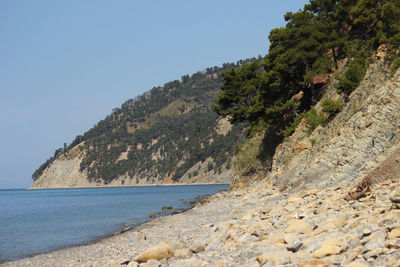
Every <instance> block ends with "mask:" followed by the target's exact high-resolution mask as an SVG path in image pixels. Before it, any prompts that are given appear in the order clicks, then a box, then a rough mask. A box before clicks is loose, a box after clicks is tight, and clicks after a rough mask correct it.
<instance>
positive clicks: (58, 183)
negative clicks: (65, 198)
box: [30, 152, 233, 189]
mask: <svg viewBox="0 0 400 267" xmlns="http://www.w3.org/2000/svg"><path fill="white" fill-rule="evenodd" d="M83 153H84V152H80V153H68V154H67V155H62V156H61V157H60V158H58V159H56V160H55V161H54V162H53V163H52V164H51V165H50V166H49V167H48V168H47V169H46V170H45V171H44V172H43V174H42V175H41V176H40V177H39V178H38V179H36V180H35V181H34V183H33V184H32V186H31V187H30V188H31V189H41V188H80V187H104V186H105V187H108V186H109V187H112V186H136V185H167V184H173V181H172V179H171V178H172V177H166V178H164V179H162V180H160V179H158V178H157V177H146V178H143V176H140V177H139V176H134V177H132V178H131V177H128V176H120V177H118V178H117V179H114V180H112V181H111V183H108V184H105V183H104V182H103V181H97V182H94V181H93V182H92V181H89V178H88V177H87V173H86V172H81V171H80V170H79V169H80V164H81V162H82V158H83ZM208 163H213V160H212V159H211V158H208V159H207V160H206V161H204V162H198V163H196V164H195V165H194V166H193V167H192V168H191V169H189V171H188V172H187V173H185V174H184V175H183V176H182V178H181V179H180V181H179V183H180V184H213V183H223V184H229V183H230V182H231V180H232V177H233V172H232V170H228V169H224V171H222V172H221V173H217V172H215V171H214V170H211V171H209V170H208V169H207V165H208ZM194 172H197V175H196V176H192V175H191V174H193V173H194Z"/></svg>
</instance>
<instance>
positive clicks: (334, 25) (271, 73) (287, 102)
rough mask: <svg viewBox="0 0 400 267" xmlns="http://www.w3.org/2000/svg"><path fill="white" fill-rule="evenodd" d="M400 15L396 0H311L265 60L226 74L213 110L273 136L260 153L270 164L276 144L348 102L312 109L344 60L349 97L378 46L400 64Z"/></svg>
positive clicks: (274, 39) (341, 80)
mask: <svg viewBox="0 0 400 267" xmlns="http://www.w3.org/2000/svg"><path fill="white" fill-rule="evenodd" d="M399 18H400V2H399V1H395V0H378V1H372V0H359V1H356V0H349V1H335V0H311V1H310V3H309V4H306V5H305V6H304V9H303V10H300V11H298V12H296V13H292V12H289V13H287V14H286V15H285V20H286V21H287V24H286V26H285V27H282V28H277V29H273V30H272V31H271V32H270V35H269V40H270V43H271V44H270V49H269V53H268V54H267V55H266V56H265V57H264V58H263V59H262V60H259V61H254V62H249V63H246V64H244V65H242V66H240V67H239V68H233V69H230V70H228V71H225V72H223V73H222V76H223V78H224V83H223V84H222V86H221V89H222V92H221V94H220V95H219V96H218V99H217V105H216V106H215V111H216V112H217V113H218V114H220V115H224V116H229V118H230V121H231V122H232V123H233V124H236V123H239V122H243V121H247V122H249V123H250V126H249V128H248V135H249V136H250V137H251V136H255V135H256V134H257V133H259V132H262V131H264V133H265V138H266V139H270V140H274V142H267V143H268V145H269V148H268V147H267V148H266V149H267V150H269V151H270V153H264V154H265V155H267V158H262V160H263V161H264V162H265V160H267V161H268V162H271V161H270V160H268V159H270V158H271V157H272V155H273V151H274V148H275V147H276V145H278V144H279V143H280V142H281V140H282V139H283V138H284V137H288V136H289V135H290V134H291V133H293V131H294V130H295V129H296V127H297V125H298V124H299V122H300V121H301V120H302V119H303V118H304V119H306V121H307V123H308V124H309V125H310V129H311V130H313V129H314V128H315V127H316V126H318V124H320V123H322V122H324V121H326V120H327V119H328V118H330V117H331V116H332V115H334V114H335V113H337V112H338V111H339V110H340V109H341V108H342V107H343V103H341V102H340V101H339V102H329V101H328V100H327V101H325V102H324V103H323V104H324V106H323V109H324V110H323V111H324V112H322V113H321V112H317V111H316V110H315V109H314V108H313V106H314V105H315V104H316V103H317V102H319V101H320V100H321V98H322V96H323V90H324V85H325V84H326V83H327V82H328V80H329V78H330V77H332V74H333V73H335V72H336V71H337V69H338V66H339V63H344V62H347V66H346V70H345V71H344V73H343V74H341V75H338V76H337V77H336V78H337V80H338V82H337V84H336V88H337V90H338V92H339V93H340V94H341V95H342V97H343V99H345V100H346V99H347V96H348V95H349V94H350V93H351V92H352V91H353V90H354V89H355V88H356V87H357V85H358V84H359V82H360V80H361V79H362V78H363V77H364V75H365V72H366V69H367V65H368V64H369V62H370V61H369V58H370V56H371V55H372V53H373V52H374V51H376V49H377V48H378V47H379V46H381V45H384V46H385V47H387V50H388V51H389V53H388V56H387V60H388V61H389V62H393V63H392V71H393V69H396V68H398V66H400V64H399V48H400V19H399ZM264 143H265V142H264ZM264 143H261V145H262V146H263V145H264ZM245 147H246V146H244V148H245ZM261 151H262V150H261Z"/></svg>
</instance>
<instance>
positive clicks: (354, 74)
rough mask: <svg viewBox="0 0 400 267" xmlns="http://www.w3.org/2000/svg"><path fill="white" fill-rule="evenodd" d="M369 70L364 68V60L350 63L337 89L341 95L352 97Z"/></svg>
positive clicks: (359, 59) (340, 78) (360, 59)
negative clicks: (352, 93)
mask: <svg viewBox="0 0 400 267" xmlns="http://www.w3.org/2000/svg"><path fill="white" fill-rule="evenodd" d="M366 71H367V69H366V68H365V66H364V58H355V59H353V60H351V61H350V63H349V64H348V66H347V69H346V72H345V73H344V74H343V75H341V76H339V77H338V80H339V82H338V83H337V84H336V88H337V89H338V91H339V92H340V93H345V94H347V95H350V93H351V92H353V90H354V89H355V88H356V87H357V86H358V84H359V83H360V81H361V79H362V78H364V76H365V73H366Z"/></svg>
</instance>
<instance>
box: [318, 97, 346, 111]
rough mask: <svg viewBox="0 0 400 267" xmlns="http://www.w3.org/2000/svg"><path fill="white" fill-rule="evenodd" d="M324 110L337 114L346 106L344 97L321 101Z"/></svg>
mask: <svg viewBox="0 0 400 267" xmlns="http://www.w3.org/2000/svg"><path fill="white" fill-rule="evenodd" d="M321 107H322V111H323V112H326V113H328V114H329V115H333V114H336V113H338V112H340V111H341V110H342V109H343V107H344V102H343V100H342V99H338V100H332V99H325V100H323V101H322V103H321Z"/></svg>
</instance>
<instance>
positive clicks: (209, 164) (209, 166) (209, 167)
mask: <svg viewBox="0 0 400 267" xmlns="http://www.w3.org/2000/svg"><path fill="white" fill-rule="evenodd" d="M213 169H214V164H212V162H209V163H207V171H209V172H210V171H212V170H213Z"/></svg>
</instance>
